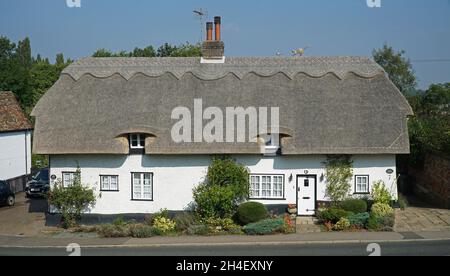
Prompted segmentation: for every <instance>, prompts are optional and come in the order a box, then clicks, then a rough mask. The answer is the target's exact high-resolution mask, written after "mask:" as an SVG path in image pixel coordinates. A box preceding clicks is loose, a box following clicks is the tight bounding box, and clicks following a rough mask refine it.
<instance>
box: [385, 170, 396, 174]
mask: <svg viewBox="0 0 450 276" xmlns="http://www.w3.org/2000/svg"><path fill="white" fill-rule="evenodd" d="M386 173H387V174H393V173H394V170H393V169H388V170H386Z"/></svg>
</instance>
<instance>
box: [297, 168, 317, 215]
mask: <svg viewBox="0 0 450 276" xmlns="http://www.w3.org/2000/svg"><path fill="white" fill-rule="evenodd" d="M299 177H314V209H315V210H314V211H315V212H317V207H318V206H319V205H318V204H317V175H316V174H297V176H296V180H295V182H296V189H295V198H296V204H297V216H298V217H310V216H309V215H299V214H298V210H299V208H298V206H299V201H298V200H299V198H298V193H299V187H298V178H299ZM313 216H314V215H313Z"/></svg>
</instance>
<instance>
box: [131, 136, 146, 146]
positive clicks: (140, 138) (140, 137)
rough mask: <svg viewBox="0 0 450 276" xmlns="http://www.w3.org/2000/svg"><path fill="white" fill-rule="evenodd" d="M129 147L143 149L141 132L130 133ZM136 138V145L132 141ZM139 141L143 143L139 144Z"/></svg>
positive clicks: (143, 141)
mask: <svg viewBox="0 0 450 276" xmlns="http://www.w3.org/2000/svg"><path fill="white" fill-rule="evenodd" d="M129 139H130V148H131V149H143V148H145V136H144V135H143V134H139V133H132V134H130V137H129ZM134 140H136V141H137V146H133V141H134ZM141 143H142V144H143V145H141Z"/></svg>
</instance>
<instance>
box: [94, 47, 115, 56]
mask: <svg viewBox="0 0 450 276" xmlns="http://www.w3.org/2000/svg"><path fill="white" fill-rule="evenodd" d="M92 56H93V57H112V56H113V53H112V52H111V51H110V50H107V49H105V48H102V49H98V50H97V51H95V52H94V54H93V55H92Z"/></svg>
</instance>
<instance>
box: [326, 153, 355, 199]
mask: <svg viewBox="0 0 450 276" xmlns="http://www.w3.org/2000/svg"><path fill="white" fill-rule="evenodd" d="M324 165H325V169H326V175H325V177H326V179H327V186H326V189H325V195H326V196H327V197H328V198H330V200H331V201H332V203H333V205H336V204H337V203H338V202H341V201H343V200H344V199H345V198H346V197H347V196H348V194H349V193H350V190H351V183H350V180H351V178H352V177H353V162H352V160H351V157H350V156H340V155H337V156H328V158H327V161H326V162H324Z"/></svg>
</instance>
